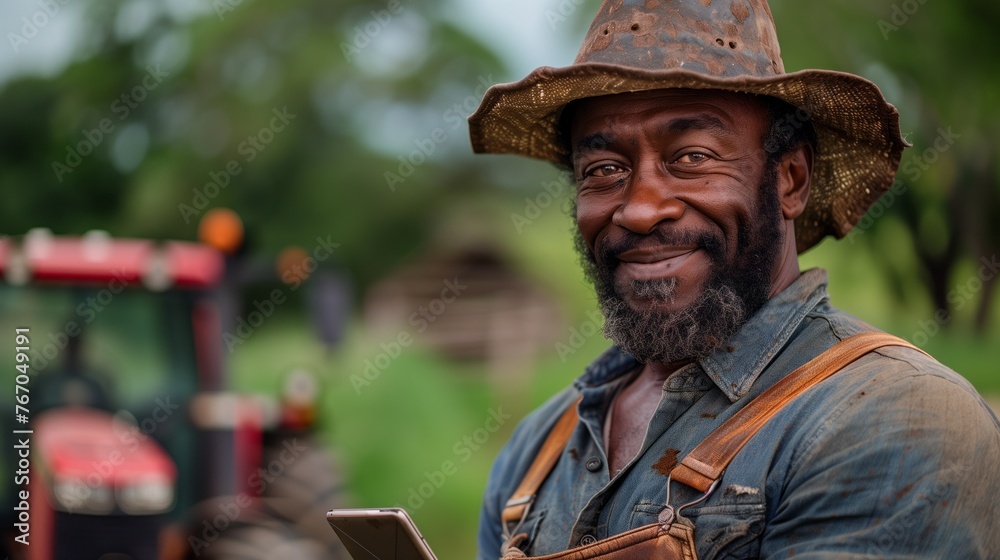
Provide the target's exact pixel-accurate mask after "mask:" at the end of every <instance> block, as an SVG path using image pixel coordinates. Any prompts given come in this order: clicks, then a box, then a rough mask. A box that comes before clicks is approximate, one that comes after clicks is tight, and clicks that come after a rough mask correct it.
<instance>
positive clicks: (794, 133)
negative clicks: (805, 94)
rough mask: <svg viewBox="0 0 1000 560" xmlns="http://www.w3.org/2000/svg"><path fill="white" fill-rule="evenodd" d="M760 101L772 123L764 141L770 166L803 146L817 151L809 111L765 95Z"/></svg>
mask: <svg viewBox="0 0 1000 560" xmlns="http://www.w3.org/2000/svg"><path fill="white" fill-rule="evenodd" d="M759 99H760V100H761V101H762V102H763V103H764V107H765V108H766V109H767V114H768V118H769V120H770V121H771V122H770V123H769V124H768V127H767V132H765V133H764V139H763V146H764V153H765V154H766V155H767V161H768V163H769V164H771V165H774V164H776V163H777V162H779V161H781V159H782V158H783V157H785V156H786V155H788V154H789V153H791V152H792V150H795V149H796V148H798V147H799V146H802V145H803V144H805V145H807V146H809V147H810V148H811V149H812V150H813V151H815V150H816V128H815V127H814V126H813V122H812V117H811V116H810V115H809V112H808V111H806V110H805V109H802V108H800V107H796V106H795V105H792V104H791V103H787V102H785V101H783V100H781V99H778V98H777V97H770V96H766V95H763V96H760V97H759Z"/></svg>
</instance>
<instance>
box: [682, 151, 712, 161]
mask: <svg viewBox="0 0 1000 560" xmlns="http://www.w3.org/2000/svg"><path fill="white" fill-rule="evenodd" d="M708 160H709V155H708V154H705V153H702V152H691V153H688V154H684V155H682V156H681V157H679V158H677V163H702V162H705V161H708Z"/></svg>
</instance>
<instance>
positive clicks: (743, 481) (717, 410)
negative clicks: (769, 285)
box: [478, 270, 1000, 560]
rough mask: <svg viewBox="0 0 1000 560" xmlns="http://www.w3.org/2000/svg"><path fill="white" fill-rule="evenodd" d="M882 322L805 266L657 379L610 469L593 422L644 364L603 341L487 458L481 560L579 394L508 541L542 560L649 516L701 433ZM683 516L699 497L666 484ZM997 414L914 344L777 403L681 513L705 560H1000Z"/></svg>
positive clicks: (598, 423)
mask: <svg viewBox="0 0 1000 560" xmlns="http://www.w3.org/2000/svg"><path fill="white" fill-rule="evenodd" d="M873 330H875V329H874V328H873V327H871V326H869V325H867V324H865V323H863V322H862V321H860V320H858V319H856V318H853V317H851V316H849V315H847V314H845V313H843V312H840V311H838V310H836V309H834V308H833V307H831V306H830V304H829V297H828V296H827V293H826V273H825V272H824V271H822V270H810V271H808V272H806V273H804V274H803V275H802V276H801V277H800V278H799V279H798V280H797V281H796V282H795V283H794V284H792V285H791V286H790V287H788V288H787V289H786V290H784V291H783V292H781V293H780V294H778V295H777V296H775V297H774V298H772V299H771V300H770V301H769V302H768V303H767V304H766V305H765V306H764V307H763V308H761V309H760V310H759V311H758V312H757V313H756V314H755V315H754V316H753V317H752V318H751V319H750V320H749V321H748V322H747V323H746V324H745V325H744V326H743V328H742V329H741V330H740V331H739V332H738V333H737V334H736V335H735V336H734V337H733V338H732V339H731V340H730V341H729V342H728V344H727V345H725V346H724V347H723V348H721V349H719V350H717V351H716V352H715V353H713V354H711V355H710V356H708V357H707V358H705V359H703V360H701V361H699V362H698V363H694V364H690V365H688V366H685V367H683V368H682V369H680V370H679V371H677V372H676V373H675V374H674V375H672V376H671V377H669V378H668V379H667V380H666V381H665V382H664V384H663V392H662V395H661V397H660V402H659V405H658V407H657V409H656V411H655V413H654V414H653V417H652V419H651V420H650V422H649V425H648V427H647V430H646V434H645V438H644V440H643V444H642V447H641V449H640V451H639V452H638V454H637V455H636V457H635V458H634V459H632V461H631V462H629V464H628V465H627V466H626V467H625V468H623V469H622V470H621V471H620V472H619V473H618V474H617V475H616V476H614V477H611V476H610V474H609V472H608V460H607V455H606V451H605V449H604V445H603V438H602V434H603V425H604V417H605V413H606V411H607V409H608V405H609V403H610V401H611V399H612V398H613V396H614V395H615V393H616V392H617V391H618V390H619V389H620V388H621V387H623V386H624V385H625V384H626V383H627V382H628V381H629V380H630V379H631V378H632V376H631V373H632V372H634V371H635V370H636V369H637V368H638V367H639V365H640V364H638V363H637V362H636V361H635V360H634V359H633V358H631V357H630V356H628V355H627V354H625V353H623V352H622V351H621V350H619V349H618V348H616V347H612V348H611V349H609V350H608V351H607V352H606V353H604V354H603V355H602V356H601V357H599V358H598V359H597V360H596V361H595V362H594V363H592V364H591V365H590V366H589V367H588V368H587V370H586V371H585V372H584V374H583V375H582V376H581V377H580V378H579V379H577V380H576V381H575V382H574V384H573V386H572V387H569V388H567V389H566V390H564V391H563V392H561V393H559V394H558V395H556V396H555V397H553V398H552V399H550V400H549V401H548V402H547V403H546V404H544V405H543V406H541V407H540V408H539V409H537V410H535V411H534V412H532V413H531V414H530V415H529V416H528V417H527V418H525V419H524V420H523V421H522V422H521V423H520V425H519V426H518V427H517V429H516V430H515V431H514V433H513V435H512V436H511V439H510V441H509V442H508V443H507V445H506V446H505V447H504V449H503V451H501V453H500V455H499V456H498V457H497V459H496V462H495V463H494V465H493V469H492V471H491V473H490V479H489V482H488V484H487V488H486V495H485V499H484V502H483V508H482V513H481V516H480V526H479V537H478V539H479V554H478V558H479V560H496V559H497V558H499V556H500V548H501V545H502V538H501V531H502V525H501V520H500V515H501V512H502V511H503V506H504V503H505V502H506V501H507V499H508V498H509V497H510V496H511V495H512V494H513V493H514V490H515V489H516V487H517V485H518V484H519V483H520V481H521V479H522V477H523V476H524V474H525V472H526V471H527V469H528V466H529V465H530V464H531V462H532V460H533V459H534V457H535V454H536V453H537V451H538V449H539V447H540V446H541V444H542V442H543V441H544V439H545V437H546V436H547V435H548V432H549V430H550V429H551V427H552V425H553V424H554V423H555V421H556V420H557V419H558V417H559V416H560V415H561V413H562V412H563V411H564V410H565V409H566V408H567V407H568V406H570V405H571V403H572V402H573V401H574V400H575V399H576V398H577V397H578V396H581V395H582V401H581V402H580V405H579V409H578V410H579V416H580V422H579V423H578V424H577V426H576V428H575V431H574V432H573V434H572V436H571V437H570V440H569V443H568V444H567V445H566V448H565V449H564V450H563V453H562V455H561V456H560V458H559V461H558V463H557V464H556V466H555V468H554V469H553V471H552V473H551V474H550V475H549V477H548V478H547V479H546V481H545V483H544V484H543V485H542V487H541V488H540V489H539V492H538V497H537V499H536V500H535V502H534V504H533V505H532V506H531V508H530V510H529V513H528V516H527V518H526V519H525V521H524V523H523V524H522V526H521V527H520V528H519V529H518V531H517V532H518V533H526V534H527V535H528V538H527V540H526V541H523V542H522V543H521V545H520V548H521V549H522V550H523V551H524V552H525V553H526V554H527V555H528V556H541V555H545V554H551V553H555V552H560V551H563V550H566V549H568V548H571V547H576V546H580V545H581V544H589V543H591V542H594V541H595V540H600V539H604V538H607V537H609V536H612V535H616V534H619V533H622V532H625V531H627V530H630V529H634V528H637V527H641V526H643V525H647V524H650V523H655V522H656V520H657V515H658V514H659V513H660V511H661V510H662V509H663V508H664V505H665V504H666V501H667V475H668V474H669V473H670V471H671V469H672V468H673V467H674V466H675V465H676V464H677V462H678V461H679V460H680V459H682V458H683V457H684V455H685V454H686V453H687V452H688V451H690V450H691V449H692V448H693V447H694V446H695V445H697V444H698V443H699V442H701V441H702V439H704V438H705V437H706V436H707V435H708V434H709V433H710V432H711V431H712V430H714V429H715V428H717V427H718V426H719V425H720V424H722V422H724V421H725V420H726V419H727V418H729V417H730V416H732V415H733V414H734V413H735V412H736V411H738V410H739V409H741V408H742V407H743V406H744V405H745V404H747V403H748V402H749V401H750V400H751V399H753V398H754V397H755V396H757V395H758V394H760V393H761V392H762V391H764V390H765V389H767V388H768V387H770V386H771V385H772V384H774V383H775V382H776V381H778V380H779V379H781V378H782V377H784V376H785V375H787V374H789V373H790V372H792V371H793V370H794V369H795V368H797V367H798V366H800V365H802V364H804V363H805V362H807V361H808V360H809V359H811V358H813V357H814V356H816V355H818V354H820V353H821V352H823V351H824V350H826V349H827V348H830V347H831V346H833V345H834V344H835V343H837V342H838V341H840V340H843V339H845V338H847V337H849V336H851V335H854V334H857V333H860V332H866V331H873ZM670 487H671V497H670V503H671V504H672V505H673V506H674V507H675V508H676V507H678V506H680V505H683V504H686V503H689V502H692V501H695V500H697V499H698V498H699V497H700V493H698V492H697V491H696V490H694V489H692V488H688V487H686V486H684V485H682V484H680V483H678V482H671V484H670ZM998 500H1000V422H998V421H997V417H996V416H995V415H994V414H993V412H992V411H991V410H990V409H989V407H988V406H987V405H986V403H985V402H984V401H983V400H982V398H981V397H980V396H979V395H978V394H977V393H976V391H975V390H974V389H973V388H972V387H971V386H970V385H969V384H968V382H966V381H965V379H963V378H962V377H960V376H959V375H958V374H956V373H955V372H953V371H951V370H949V369H948V368H946V367H945V366H943V365H941V364H940V363H938V362H936V361H934V360H933V359H931V358H928V357H927V356H925V355H923V354H922V353H920V352H917V351H915V350H912V349H908V348H901V347H886V348H882V349H879V350H877V351H875V352H873V353H870V354H868V355H867V356H864V357H862V358H861V359H860V360H858V361H856V362H854V363H853V364H851V365H850V366H848V367H846V368H844V369H843V370H841V371H840V372H839V373H837V374H836V375H834V376H832V377H831V378H829V379H827V380H825V381H823V382H821V383H820V384H818V385H817V386H815V387H813V388H812V389H810V390H809V391H807V392H806V393H804V394H803V395H801V396H799V397H798V398H797V399H795V400H794V401H792V402H791V403H790V404H788V405H787V406H785V408H784V409H782V411H781V412H779V413H778V414H777V415H776V416H775V417H774V418H772V419H771V421H770V422H769V423H768V424H767V425H766V426H765V427H764V428H763V429H761V431H760V432H758V433H757V435H756V436H754V438H753V439H752V440H750V442H749V443H748V444H747V445H746V447H744V448H743V450H742V451H741V452H740V453H739V454H738V455H737V456H736V457H735V459H734V460H733V461H732V463H731V464H730V465H729V468H728V469H727V470H726V471H725V474H724V475H723V477H722V479H721V480H720V482H719V485H718V487H717V488H716V490H715V491H714V492H713V493H712V494H711V495H710V496H709V497H708V499H707V500H705V501H703V502H701V503H698V504H696V505H693V506H691V507H689V508H686V509H684V510H683V516H684V517H686V518H687V519H689V520H690V521H691V522H693V524H694V526H695V540H696V548H697V551H698V555H699V558H700V559H701V560H710V559H715V558H790V557H793V556H794V557H796V558H805V559H820V558H823V559H826V558H1000V505H998Z"/></svg>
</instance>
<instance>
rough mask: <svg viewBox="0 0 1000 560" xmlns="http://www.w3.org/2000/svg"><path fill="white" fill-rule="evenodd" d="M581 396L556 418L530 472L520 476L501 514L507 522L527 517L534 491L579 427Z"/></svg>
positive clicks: (540, 484) (536, 490) (554, 464)
mask: <svg viewBox="0 0 1000 560" xmlns="http://www.w3.org/2000/svg"><path fill="white" fill-rule="evenodd" d="M581 399H583V397H582V396H581V397H578V398H577V399H576V400H574V401H573V404H571V405H569V408H567V409H566V411H565V412H563V415H562V416H561V417H559V420H558V421H556V425H555V426H553V427H552V431H551V432H549V437H548V438H546V440H545V443H543V444H542V448H541V449H539V450H538V454H537V455H535V461H534V462H533V463H531V466H530V467H529V468H528V472H527V473H526V474H525V475H524V478H523V479H521V484H520V486H518V487H517V490H515V491H514V495H513V496H511V498H510V499H509V500H507V504H506V505H505V506H504V508H503V516H502V517H503V522H504V524H505V525H506V524H507V523H514V522H516V521H518V520H520V519H522V518H523V517H524V515H525V513H527V508H528V505H529V504H531V502H533V501H534V499H535V493H536V492H538V489H539V488H540V487H541V486H542V483H543V482H545V479H546V477H548V476H549V473H550V472H552V469H553V467H555V466H556V462H558V461H559V456H560V455H562V451H563V449H565V448H566V443H567V442H568V441H569V437H570V436H571V435H573V430H574V429H575V428H576V423H577V420H578V418H577V415H576V406H577V405H578V404H580V400H581Z"/></svg>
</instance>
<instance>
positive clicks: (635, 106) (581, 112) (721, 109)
mask: <svg viewBox="0 0 1000 560" xmlns="http://www.w3.org/2000/svg"><path fill="white" fill-rule="evenodd" d="M686 111H690V112H703V113H709V114H711V113H714V114H717V115H718V116H719V117H721V118H722V120H724V121H733V120H736V119H740V118H742V117H750V118H755V117H759V116H762V115H766V108H765V105H764V102H763V101H762V100H761V99H760V98H759V97H758V96H755V95H751V94H746V93H738V92H732V91H724V90H715V89H703V90H692V89H657V90H650V91H641V92H634V93H620V94H615V95H603V96H598V97H587V98H583V99H578V100H576V101H574V102H573V103H571V104H570V105H569V106H568V107H567V108H566V111H565V112H564V115H563V118H564V122H566V124H570V125H573V124H574V123H579V122H581V121H584V120H589V119H592V118H594V117H598V118H604V119H605V120H606V121H607V122H608V123H609V124H611V123H614V122H615V119H614V117H615V116H616V115H620V116H625V115H630V114H636V113H649V112H676V113H682V112H686Z"/></svg>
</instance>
